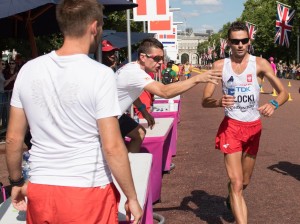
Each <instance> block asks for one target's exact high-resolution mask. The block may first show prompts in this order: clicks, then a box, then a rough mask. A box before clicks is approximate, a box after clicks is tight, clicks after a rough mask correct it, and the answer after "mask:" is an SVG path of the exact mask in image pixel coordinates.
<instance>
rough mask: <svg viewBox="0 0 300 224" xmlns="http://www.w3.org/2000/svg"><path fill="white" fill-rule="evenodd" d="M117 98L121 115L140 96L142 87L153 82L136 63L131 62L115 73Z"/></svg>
mask: <svg viewBox="0 0 300 224" xmlns="http://www.w3.org/2000/svg"><path fill="white" fill-rule="evenodd" d="M116 79H117V89H118V97H119V102H120V107H121V111H122V113H124V112H125V111H126V110H127V109H128V108H129V107H130V105H131V104H132V103H133V102H134V101H135V100H136V99H137V98H138V97H139V96H140V95H141V93H142V92H143V90H144V87H145V86H146V85H148V84H149V83H151V82H153V81H154V80H153V79H152V78H151V76H150V75H148V74H147V73H146V72H145V71H144V70H143V69H141V67H140V65H139V64H138V63H137V62H131V63H128V64H126V65H125V66H123V67H121V68H120V69H119V70H118V71H117V72H116Z"/></svg>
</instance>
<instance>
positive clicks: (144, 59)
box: [116, 38, 221, 152]
mask: <svg viewBox="0 0 300 224" xmlns="http://www.w3.org/2000/svg"><path fill="white" fill-rule="evenodd" d="M163 59H164V52H163V45H162V43H161V42H159V41H158V40H157V39H155V38H148V39H144V40H143V41H142V43H141V44H140V46H139V48H138V60H137V61H135V62H131V63H128V64H126V65H125V66H123V67H121V68H120V69H119V70H118V71H117V72H116V79H117V89H118V97H119V102H120V107H121V111H122V113H124V112H125V111H126V110H127V109H128V108H129V107H130V106H131V104H132V103H134V105H135V106H136V107H137V108H139V110H145V105H143V104H142V103H141V101H140V100H139V99H138V97H139V96H140V94H141V92H142V91H143V90H146V91H148V92H150V93H152V94H155V95H157V96H160V97H162V98H167V99H168V98H172V97H174V96H177V95H180V94H181V93H184V92H185V91H187V90H189V89H191V88H192V87H194V86H195V85H197V84H199V83H204V82H212V83H215V84H217V80H218V79H221V71H216V70H210V71H206V72H204V73H202V74H201V75H195V76H194V77H192V78H190V79H188V80H185V81H183V82H176V83H171V84H169V85H164V84H162V83H160V82H157V81H155V80H153V79H152V78H151V77H150V76H149V75H148V74H147V73H149V72H153V73H157V72H158V71H159V70H160V68H161V65H162V63H163ZM121 119H122V120H121ZM120 120H121V122H122V123H123V124H124V125H125V126H127V127H130V129H128V130H127V133H130V132H137V130H141V129H140V127H139V125H138V123H136V122H135V121H134V120H133V119H132V118H130V117H129V116H127V115H126V114H123V115H122V117H121V118H120ZM127 133H123V134H124V135H127ZM144 136H145V135H141V141H140V143H142V141H143V138H144ZM133 148H134V149H133V150H134V151H135V152H138V151H139V150H140V145H135V146H134V147H133Z"/></svg>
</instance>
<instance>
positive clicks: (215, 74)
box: [195, 70, 222, 85]
mask: <svg viewBox="0 0 300 224" xmlns="http://www.w3.org/2000/svg"><path fill="white" fill-rule="evenodd" d="M195 77H196V79H197V82H211V83H214V84H216V85H218V80H221V79H222V71H221V70H207V71H206V72H203V73H202V74H198V75H197V76H195Z"/></svg>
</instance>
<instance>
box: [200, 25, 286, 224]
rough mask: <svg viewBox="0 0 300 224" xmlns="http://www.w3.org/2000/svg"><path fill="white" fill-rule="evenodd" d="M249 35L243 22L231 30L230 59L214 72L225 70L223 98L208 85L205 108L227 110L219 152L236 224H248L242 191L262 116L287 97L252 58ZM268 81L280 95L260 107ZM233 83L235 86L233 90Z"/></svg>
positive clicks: (259, 60) (265, 63)
mask: <svg viewBox="0 0 300 224" xmlns="http://www.w3.org/2000/svg"><path fill="white" fill-rule="evenodd" d="M249 44H250V42H249V32H248V28H247V26H246V25H245V24H244V23H243V22H234V23H232V24H231V26H230V28H229V30H228V45H229V46H230V48H231V52H232V54H231V56H230V58H226V59H222V60H218V61H216V62H215V63H214V64H213V69H222V70H223V77H222V84H223V94H224V95H223V96H222V98H221V99H215V98H212V95H213V93H214V91H215V88H216V85H215V84H213V83H208V84H207V85H206V87H205V89H204V94H203V100H202V105H203V106H204V107H209V108H213V107H224V109H225V118H224V120H223V121H222V123H221V124H220V127H219V130H218V133H217V136H216V149H220V150H221V151H222V152H223V153H224V161H225V167H226V171H227V174H228V177H229V183H228V190H229V196H228V199H227V206H228V207H229V208H230V207H231V210H232V213H233V215H234V217H235V220H236V223H237V224H246V223H247V221H248V218H247V206H246V203H245V200H244V197H243V190H244V189H245V188H246V187H247V186H248V184H249V182H250V178H251V175H252V172H253V169H254V164H255V161H256V155H257V152H258V146H259V139H260V135H261V121H260V114H261V115H263V116H265V117H270V116H271V115H272V114H273V113H274V111H275V110H276V109H277V108H278V107H279V106H280V105H282V104H284V103H285V102H286V101H287V99H288V95H287V92H286V90H285V89H284V87H283V85H282V84H281V82H280V81H279V79H278V78H277V77H276V76H275V75H274V71H273V70H272V67H271V66H270V63H268V61H267V60H265V59H263V58H260V57H255V56H252V55H250V54H249V53H248V52H247V49H248V46H249ZM264 77H266V78H267V79H268V80H269V81H270V83H271V84H272V86H273V87H274V88H275V89H276V91H277V92H278V97H277V98H276V100H271V101H270V102H268V103H266V104H263V105H262V106H260V107H259V106H258V101H259V92H260V87H259V84H260V83H261V82H262V79H263V78H264ZM231 83H233V86H231Z"/></svg>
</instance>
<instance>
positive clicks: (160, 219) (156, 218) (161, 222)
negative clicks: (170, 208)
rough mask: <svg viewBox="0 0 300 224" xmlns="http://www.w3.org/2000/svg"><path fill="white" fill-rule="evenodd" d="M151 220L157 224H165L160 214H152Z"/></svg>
mask: <svg viewBox="0 0 300 224" xmlns="http://www.w3.org/2000/svg"><path fill="white" fill-rule="evenodd" d="M153 219H155V220H156V221H159V223H158V224H165V217H163V216H162V215H160V214H157V213H154V212H153Z"/></svg>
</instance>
